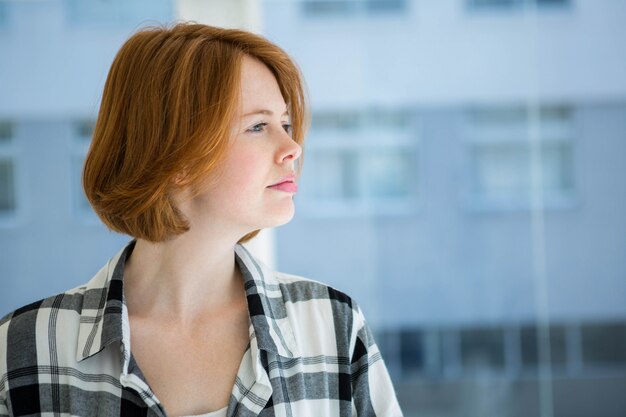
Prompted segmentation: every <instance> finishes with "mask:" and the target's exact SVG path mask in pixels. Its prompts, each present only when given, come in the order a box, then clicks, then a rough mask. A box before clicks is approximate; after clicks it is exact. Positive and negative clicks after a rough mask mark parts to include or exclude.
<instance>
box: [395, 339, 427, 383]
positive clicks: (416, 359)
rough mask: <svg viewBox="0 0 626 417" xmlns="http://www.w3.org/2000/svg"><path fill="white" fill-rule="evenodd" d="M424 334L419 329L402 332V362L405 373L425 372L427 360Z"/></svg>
mask: <svg viewBox="0 0 626 417" xmlns="http://www.w3.org/2000/svg"><path fill="white" fill-rule="evenodd" d="M424 342H425V340H424V333H423V332H422V331H420V330H417V329H404V330H402V331H401V332H400V360H401V363H402V372H403V373H415V372H423V371H424V370H425V365H426V362H425V360H426V358H425V354H426V352H425V349H424V347H425V346H424V344H425V343H424Z"/></svg>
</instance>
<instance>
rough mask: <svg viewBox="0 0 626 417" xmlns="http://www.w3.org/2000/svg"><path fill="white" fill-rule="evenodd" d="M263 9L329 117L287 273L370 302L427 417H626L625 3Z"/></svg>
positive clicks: (317, 134) (493, 0) (361, 1)
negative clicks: (624, 416)
mask: <svg viewBox="0 0 626 417" xmlns="http://www.w3.org/2000/svg"><path fill="white" fill-rule="evenodd" d="M264 4H265V6H264V7H263V12H264V26H265V34H266V35H267V36H269V37H270V38H272V39H274V40H275V41H276V42H277V43H278V44H280V45H281V46H283V47H284V48H285V49H286V50H287V51H288V52H289V53H290V54H291V55H292V56H294V57H295V58H296V60H297V61H298V62H299V64H300V65H301V67H302V69H303V71H304V73H305V74H306V76H307V81H308V85H309V91H310V95H311V101H312V108H313V126H312V130H311V133H310V134H309V136H308V138H307V141H308V142H307V144H306V146H305V160H304V171H303V177H302V181H301V184H302V187H301V191H300V192H299V193H298V195H297V196H296V200H297V204H296V207H297V210H298V212H297V214H296V216H295V218H294V220H293V221H292V222H291V223H290V224H288V225H286V226H284V227H281V228H279V229H277V239H278V245H277V247H278V253H277V259H278V260H279V266H280V269H281V270H285V271H291V272H293V273H301V274H302V275H305V276H311V277H316V278H317V279H319V280H322V281H325V282H329V283H331V284H334V285H335V286H336V287H338V288H339V289H343V290H345V291H346V292H348V293H349V294H351V295H354V296H355V298H356V299H357V301H359V302H360V304H361V305H362V307H363V309H364V312H365V314H366V316H367V317H370V321H371V322H372V325H373V326H374V327H375V328H376V329H377V330H378V331H377V335H378V341H379V344H380V345H381V348H382V349H383V356H384V357H385V359H386V361H387V364H388V366H389V368H390V369H391V370H392V373H393V377H394V380H395V381H397V386H398V389H399V395H400V397H401V398H400V399H401V404H402V405H403V406H404V407H405V410H407V414H409V415H423V414H420V412H421V413H424V412H425V413H426V415H437V416H440V415H441V416H443V415H446V416H447V415H464V416H467V415H476V416H487V415H500V416H501V415H519V416H527V415H539V413H542V414H541V415H548V414H545V412H546V409H548V408H549V409H554V411H555V413H556V415H563V416H585V415H603V416H617V415H622V414H623V410H625V409H626V402H625V401H624V399H623V397H622V396H621V395H620V394H619V393H620V392H623V390H624V389H625V388H626V379H625V375H626V303H624V300H625V299H626V256H625V252H624V249H623V248H624V247H626V216H625V215H624V213H626V184H625V183H624V178H625V176H626V168H625V166H624V164H623V163H622V162H621V160H622V159H623V158H624V156H625V155H626V140H625V138H626V50H625V49H624V48H623V44H624V41H626V27H625V26H624V25H623V22H624V21H626V3H625V2H623V1H612V0H602V1H594V0H550V1H548V0H543V1H542V0H532V1H531V0H527V1H521V0H520V1H517V0H443V1H439V0H438V1H428V0H421V1H417V0H415V1H408V0H407V1H403V0H387V1H379V0H345V1H322V0H319V1H306V0H304V1H299V2H289V1H280V0H267V1H265V2H264ZM538 338H539V341H540V342H541V340H545V338H548V340H549V341H550V343H549V344H547V343H538ZM546 347H549V351H547V349H546ZM548 362H549V363H551V368H550V369H547V366H546V363H548ZM540 372H541V373H542V375H544V376H545V375H546V372H548V373H549V374H551V378H550V379H549V381H545V378H544V379H538V375H539V373H540ZM542 392H543V394H542ZM545 394H547V395H548V396H549V397H550V398H551V400H552V404H551V405H550V404H548V405H547V406H546V404H545V403H546V401H545V398H546V397H542V395H545ZM598 404H602V406H598ZM542 407H543V408H542Z"/></svg>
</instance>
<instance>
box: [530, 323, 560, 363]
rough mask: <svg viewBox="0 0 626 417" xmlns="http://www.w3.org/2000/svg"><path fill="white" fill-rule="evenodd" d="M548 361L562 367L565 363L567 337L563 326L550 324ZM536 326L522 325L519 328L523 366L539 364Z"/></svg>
mask: <svg viewBox="0 0 626 417" xmlns="http://www.w3.org/2000/svg"><path fill="white" fill-rule="evenodd" d="M549 332H550V341H549V343H550V361H551V363H552V365H553V366H557V367H561V368H564V367H565V365H566V363H567V346H566V343H567V339H566V332H565V328H564V327H563V326H550V328H549ZM537 339H538V328H537V327H535V326H524V327H522V328H521V330H520V342H521V353H522V364H523V366H524V367H529V368H536V367H537V366H538V364H539V352H538V347H537Z"/></svg>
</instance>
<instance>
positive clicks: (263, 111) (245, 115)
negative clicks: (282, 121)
mask: <svg viewBox="0 0 626 417" xmlns="http://www.w3.org/2000/svg"><path fill="white" fill-rule="evenodd" d="M255 114H267V115H268V116H271V115H273V114H274V112H272V111H271V110H267V109H260V110H254V111H251V112H250V113H247V114H244V115H243V116H241V117H248V116H253V115H255ZM282 115H283V116H285V115H289V112H288V111H287V110H285V112H284V113H283V114H282Z"/></svg>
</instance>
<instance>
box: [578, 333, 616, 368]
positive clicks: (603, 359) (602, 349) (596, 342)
mask: <svg viewBox="0 0 626 417" xmlns="http://www.w3.org/2000/svg"><path fill="white" fill-rule="evenodd" d="M580 330H581V340H582V359H583V365H584V366H585V367H595V366H598V367H603V366H614V365H622V366H624V365H626V324H625V323H596V324H583V325H582V326H581V329H580Z"/></svg>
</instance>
